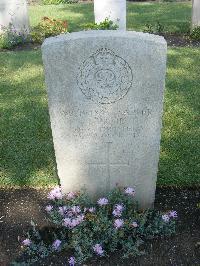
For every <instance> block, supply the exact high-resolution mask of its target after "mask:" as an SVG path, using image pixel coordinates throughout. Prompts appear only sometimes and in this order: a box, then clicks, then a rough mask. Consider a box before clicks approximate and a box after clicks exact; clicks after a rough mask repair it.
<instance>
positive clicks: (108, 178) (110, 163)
mask: <svg viewBox="0 0 200 266" xmlns="http://www.w3.org/2000/svg"><path fill="white" fill-rule="evenodd" d="M105 144H106V157H105V159H106V160H105V163H104V162H96V163H95V162H89V163H88V164H89V165H105V166H106V175H107V176H106V190H107V191H109V190H110V178H111V176H110V167H111V166H112V165H119V166H129V161H127V163H123V162H120V163H119V162H111V160H110V148H111V144H112V142H106V143H105Z"/></svg>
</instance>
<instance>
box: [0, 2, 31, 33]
mask: <svg viewBox="0 0 200 266" xmlns="http://www.w3.org/2000/svg"><path fill="white" fill-rule="evenodd" d="M8 27H10V28H11V29H12V30H13V31H16V32H17V33H23V34H28V32H29V18H28V12H27V4H26V0H0V32H1V31H3V30H4V28H8Z"/></svg>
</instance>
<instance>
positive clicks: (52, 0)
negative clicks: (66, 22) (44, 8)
mask: <svg viewBox="0 0 200 266" xmlns="http://www.w3.org/2000/svg"><path fill="white" fill-rule="evenodd" d="M78 1H79V0H42V3H43V4H44V5H59V4H72V3H78Z"/></svg>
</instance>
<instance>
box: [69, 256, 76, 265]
mask: <svg viewBox="0 0 200 266" xmlns="http://www.w3.org/2000/svg"><path fill="white" fill-rule="evenodd" d="M68 262H69V266H74V265H75V263H76V261H75V258H74V257H70V258H69V260H68Z"/></svg>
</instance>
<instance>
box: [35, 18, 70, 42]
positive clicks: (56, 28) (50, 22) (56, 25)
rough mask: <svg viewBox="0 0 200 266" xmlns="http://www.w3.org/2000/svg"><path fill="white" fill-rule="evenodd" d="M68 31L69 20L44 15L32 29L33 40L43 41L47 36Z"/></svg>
mask: <svg viewBox="0 0 200 266" xmlns="http://www.w3.org/2000/svg"><path fill="white" fill-rule="evenodd" d="M66 32H67V21H62V20H58V19H51V18H48V17H43V19H42V21H41V22H40V23H39V24H38V25H37V26H36V27H34V28H33V30H32V31H31V40H32V42H36V43H42V42H43V41H44V39H45V38H48V37H50V36H56V35H59V34H61V33H66Z"/></svg>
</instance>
